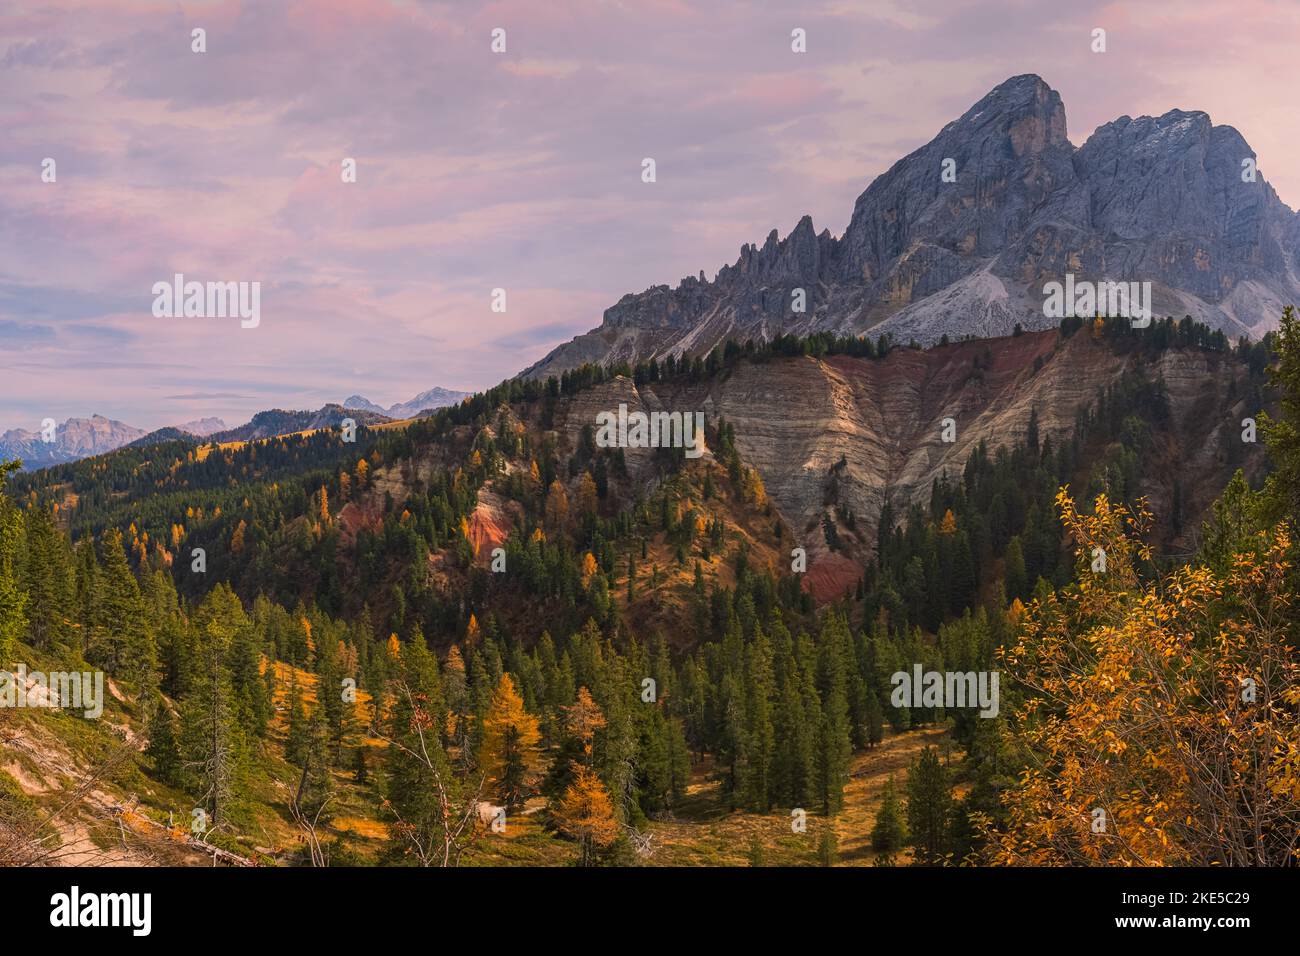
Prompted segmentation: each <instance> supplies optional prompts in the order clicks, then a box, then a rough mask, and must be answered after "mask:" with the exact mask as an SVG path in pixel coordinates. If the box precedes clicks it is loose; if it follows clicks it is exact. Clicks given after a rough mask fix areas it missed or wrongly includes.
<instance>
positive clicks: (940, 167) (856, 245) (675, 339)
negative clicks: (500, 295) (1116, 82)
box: [524, 75, 1300, 376]
mask: <svg viewBox="0 0 1300 956" xmlns="http://www.w3.org/2000/svg"><path fill="white" fill-rule="evenodd" d="M1255 160H1256V157H1255V153H1254V151H1253V150H1252V149H1251V148H1250V146H1249V144H1247V143H1246V141H1245V140H1244V139H1243V138H1242V136H1241V134H1240V133H1238V132H1237V131H1236V130H1235V129H1233V128H1232V127H1230V126H1214V125H1213V124H1212V123H1211V121H1210V118H1209V116H1207V115H1206V114H1205V113H1201V112H1184V111H1182V110H1172V111H1170V112H1168V113H1166V114H1164V115H1163V116H1160V117H1149V116H1144V117H1139V118H1137V119H1132V118H1130V117H1128V116H1123V117H1120V118H1119V119H1117V120H1115V121H1114V122H1111V123H1107V124H1105V125H1104V126H1101V127H1100V128H1098V129H1097V130H1096V131H1095V132H1094V133H1093V135H1092V136H1091V137H1089V139H1088V140H1087V142H1085V143H1084V145H1083V146H1082V147H1080V148H1078V149H1076V148H1075V147H1074V146H1073V144H1071V143H1070V141H1069V140H1068V139H1067V137H1066V118H1065V108H1064V106H1063V105H1062V103H1061V98H1060V96H1059V94H1057V92H1056V91H1055V90H1053V89H1051V87H1049V86H1048V85H1047V84H1046V83H1045V82H1043V80H1042V79H1040V78H1039V77H1037V76H1033V75H1025V76H1017V77H1012V78H1011V79H1009V80H1007V81H1006V82H1005V83H1002V84H1001V85H999V86H998V87H996V88H995V89H993V90H992V91H991V92H990V93H989V94H988V95H987V96H985V97H984V98H983V99H981V100H980V101H979V102H978V103H976V104H975V105H974V106H972V107H971V108H970V109H969V110H967V111H966V113H965V114H963V115H962V116H961V117H960V118H959V119H957V120H954V121H953V122H951V123H949V124H948V125H947V126H945V127H944V128H943V129H942V130H941V131H940V132H939V134H938V135H937V136H936V137H935V138H934V139H933V140H931V141H930V142H929V143H928V144H926V145H925V146H923V147H921V148H920V149H918V150H916V151H915V152H913V153H911V154H910V155H908V156H907V157H905V158H903V159H901V160H899V161H898V162H897V163H895V164H894V166H893V167H891V168H890V169H889V170H888V171H887V172H885V173H884V174H882V175H881V176H879V177H877V178H876V180H875V181H874V182H872V183H871V185H870V186H869V187H868V188H867V189H866V191H865V192H863V193H862V195H861V196H860V197H859V198H858V200H857V203H856V204H855V206H854V211H853V217H852V219H851V221H850V223H849V226H848V228H847V229H846V230H845V233H844V235H843V236H842V237H840V238H839V239H836V238H833V237H832V236H831V235H830V233H829V232H827V231H825V230H823V231H822V232H820V233H818V232H817V231H816V230H815V228H814V226H813V223H812V220H811V219H809V218H808V217H806V216H805V217H804V218H803V219H801V220H800V221H799V223H798V224H797V225H796V226H795V228H794V229H793V230H792V231H791V232H790V234H789V235H787V236H786V237H785V238H784V239H781V238H779V237H778V234H777V232H776V231H775V230H773V231H772V232H771V233H770V234H769V235H768V237H767V239H766V240H765V241H764V243H763V244H762V245H761V246H757V245H749V244H746V245H744V246H742V247H741V250H740V257H739V258H738V259H737V260H736V262H735V263H734V264H732V265H728V266H724V267H723V268H722V269H721V270H720V271H719V272H718V274H717V276H716V277H715V278H714V279H713V280H712V281H709V280H708V279H706V278H705V276H704V273H703V272H701V273H700V275H699V276H698V277H688V278H686V279H683V280H682V282H681V284H680V285H678V286H677V288H675V289H673V288H669V287H668V286H666V285H660V286H654V287H653V288H650V289H647V290H646V291H645V292H642V293H640V294H636V295H625V296H624V297H623V298H622V299H620V300H619V301H618V302H617V303H616V304H615V305H613V306H612V307H610V308H609V309H608V310H607V311H606V312H605V316H604V321H603V323H602V324H601V326H600V327H599V328H597V329H594V330H592V331H591V332H589V333H587V334H586V335H582V336H579V337H577V338H576V339H574V340H573V341H572V342H569V343H567V344H565V345H562V346H560V347H559V348H558V349H556V350H555V351H553V352H552V353H551V354H549V355H548V356H546V357H545V358H544V359H542V360H541V361H540V362H538V363H537V364H536V365H534V366H532V367H531V368H529V369H527V370H526V371H525V372H524V374H525V375H532V376H546V375H552V374H558V373H560V372H562V371H564V370H566V369H571V368H575V367H577V366H579V365H581V364H583V363H584V362H603V363H610V362H616V361H629V362H636V361H638V360H642V359H646V358H651V357H655V358H659V357H663V356H665V355H669V354H671V355H682V354H687V355H701V354H704V353H706V352H708V351H709V350H710V349H712V348H714V347H715V346H717V345H719V344H721V343H724V342H725V341H727V340H728V339H736V340H738V341H744V340H747V339H753V340H767V339H770V338H772V337H773V336H775V335H778V334H781V333H796V334H806V333H808V332H811V331H819V330H826V331H834V332H837V333H852V334H867V333H870V334H872V335H873V336H874V335H879V334H882V333H888V334H889V335H890V336H891V337H892V338H893V339H894V340H895V341H899V342H906V341H909V340H912V339H915V340H916V341H918V342H920V343H922V344H932V343H935V342H938V341H940V340H941V339H942V338H943V337H944V336H948V337H949V338H950V339H962V338H966V337H970V336H976V337H989V336H999V335H1007V334H1009V333H1010V332H1011V331H1012V329H1013V327H1014V326H1015V325H1016V324H1020V325H1021V326H1022V327H1024V328H1026V329H1040V328H1047V327H1050V326H1054V325H1056V324H1057V322H1058V319H1059V317H1055V316H1053V317H1049V316H1048V315H1046V314H1045V311H1044V308H1043V303H1044V298H1045V296H1044V291H1043V286H1044V284H1045V283H1047V282H1049V281H1053V280H1063V278H1064V276H1065V275H1066V274H1067V273H1070V274H1073V275H1074V276H1075V277H1076V279H1080V280H1091V281H1099V280H1115V281H1119V280H1124V281H1138V282H1144V281H1145V282H1150V283H1151V284H1152V294H1153V302H1152V307H1153V311H1154V313H1155V314H1156V315H1173V316H1175V317H1177V318H1181V317H1182V316H1183V315H1192V316H1193V317H1194V318H1196V319H1198V320H1200V321H1202V322H1205V323H1207V324H1209V325H1210V326H1212V327H1214V328H1218V329H1222V330H1224V331H1225V332H1226V333H1228V334H1229V335H1230V336H1231V337H1233V338H1235V337H1237V336H1240V335H1251V336H1258V335H1260V334H1262V333H1263V332H1265V331H1267V330H1268V329H1270V328H1273V327H1274V326H1275V325H1276V323H1277V318H1278V316H1279V315H1280V314H1281V310H1282V307H1283V306H1284V305H1286V304H1290V303H1295V302H1297V301H1300V214H1297V213H1293V212H1292V211H1291V210H1290V209H1289V208H1288V207H1287V206H1286V205H1284V204H1283V203H1282V202H1281V200H1280V199H1279V198H1278V197H1277V194H1276V193H1275V192H1274V191H1273V188H1272V187H1271V186H1269V185H1268V183H1267V182H1266V181H1265V180H1264V178H1263V176H1262V174H1259V173H1258V172H1257V171H1256V172H1255V173H1254V174H1253V175H1252V174H1251V169H1252V168H1253V164H1254V162H1255ZM1243 164H1244V165H1243ZM945 171H947V172H948V173H950V175H947V176H945ZM796 290H802V297H803V298H804V300H805V301H804V306H805V307H804V309H803V310H802V311H800V310H799V308H798V304H797V298H798V296H797V295H796Z"/></svg>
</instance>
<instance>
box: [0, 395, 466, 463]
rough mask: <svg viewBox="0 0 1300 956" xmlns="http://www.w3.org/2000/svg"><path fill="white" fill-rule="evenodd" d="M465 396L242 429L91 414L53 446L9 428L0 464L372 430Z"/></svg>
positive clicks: (354, 406)
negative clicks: (346, 423)
mask: <svg viewBox="0 0 1300 956" xmlns="http://www.w3.org/2000/svg"><path fill="white" fill-rule="evenodd" d="M469 394H470V393H469V392H456V391H452V390H450V389H446V388H431V389H429V390H428V391H425V392H421V393H420V394H419V395H417V396H415V398H413V399H411V400H410V401H409V402H401V403H399V404H397V405H393V406H392V407H391V408H388V409H384V408H381V407H380V406H378V405H376V404H374V403H373V402H371V401H369V400H368V399H366V398H362V397H361V396H359V395H354V396H352V397H351V398H349V399H347V401H345V402H344V403H342V404H330V405H325V406H324V407H322V408H320V409H317V410H315V411H286V410H284V409H279V408H274V409H269V410H267V411H262V412H258V413H257V414H256V415H254V416H253V417H252V419H251V420H250V421H249V422H247V423H246V424H244V425H239V426H237V427H235V428H230V427H228V426H227V425H226V423H225V422H224V421H222V420H221V419H220V418H199V419H195V420H194V421H189V422H185V423H184V424H182V425H168V426H166V427H164V428H158V429H155V430H154V431H148V432H147V431H145V430H144V429H143V428H136V427H134V426H132V425H127V424H125V423H124V422H119V421H114V420H113V419H109V418H105V417H104V416H103V415H92V416H91V417H90V418H69V419H68V420H67V421H65V422H64V423H63V424H62V425H57V426H56V427H55V431H54V441H52V442H46V441H45V440H44V439H43V437H42V435H41V432H40V431H39V430H37V431H28V430H27V429H23V428H14V429H11V430H9V431H7V432H4V433H3V434H0V461H10V460H12V459H15V458H17V459H21V460H22V462H23V468H24V470H28V471H33V470H35V469H37V468H46V467H48V466H50V465H57V464H61V463H63V462H68V461H78V460H80V459H82V458H89V457H91V456H93V455H102V454H105V453H106V452H110V451H113V450H114V449H117V448H122V447H125V446H128V445H131V446H136V447H139V446H143V445H156V444H158V443H160V442H165V441H189V442H194V443H196V444H199V443H202V442H209V441H215V442H232V441H250V440H253V439H258V438H270V437H272V436H275V435H287V434H292V433H293V432H300V431H308V430H311V429H315V428H333V427H337V426H338V425H339V423H340V422H342V421H343V419H345V418H352V419H354V420H355V421H356V422H357V424H359V425H373V424H376V423H378V422H383V421H388V420H390V419H395V418H414V417H417V416H418V415H420V414H421V413H422V412H429V411H432V410H434V409H437V408H442V407H444V406H446V405H453V404H455V403H456V402H459V401H461V400H462V399H463V398H465V397H467V396H468V395H469Z"/></svg>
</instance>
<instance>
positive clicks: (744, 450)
mask: <svg viewBox="0 0 1300 956" xmlns="http://www.w3.org/2000/svg"><path fill="white" fill-rule="evenodd" d="M1139 361H1140V359H1139V357H1138V356H1137V355H1136V354H1131V355H1123V354H1118V353H1117V352H1116V351H1115V350H1114V349H1112V348H1111V346H1110V345H1109V344H1107V343H1105V342H1101V341H1095V340H1093V339H1092V338H1091V337H1090V336H1088V335H1087V334H1086V333H1084V334H1079V335H1075V336H1073V337H1072V338H1069V339H1062V338H1061V337H1060V336H1059V335H1058V334H1057V333H1055V332H1039V333H1029V334H1025V335H1022V336H1018V337H1014V338H1006V339H998V340H996V341H993V342H984V341H969V342H962V343H957V344H954V345H950V346H946V347H940V348H935V349H931V350H928V351H918V350H911V349H899V350H895V351H894V352H891V353H890V354H889V355H888V356H887V357H886V358H885V359H883V360H874V359H858V358H852V357H848V356H833V357H828V358H824V359H816V358H811V357H803V358H792V359H775V360H772V361H769V362H765V363H748V362H741V363H739V364H738V365H736V366H735V367H734V368H733V369H731V370H730V371H727V372H724V373H723V374H721V375H719V376H716V377H715V378H714V379H712V380H711V381H708V382H703V383H699V384H696V385H690V384H686V383H681V384H679V383H675V382H674V383H665V382H657V383H654V384H652V385H646V386H642V387H640V388H638V387H637V386H635V385H634V384H633V383H632V382H631V381H630V380H629V379H627V378H622V377H619V378H616V379H614V380H613V381H611V382H607V383H605V384H604V385H602V386H599V387H597V388H594V389H590V390H588V391H585V392H583V393H580V394H579V395H578V396H575V398H574V399H573V400H571V401H570V402H568V403H567V405H566V406H565V408H564V412H563V418H562V419H557V424H558V427H559V429H560V430H561V431H562V433H563V434H564V436H565V438H566V439H567V440H568V441H569V442H570V443H574V442H576V441H577V437H578V434H579V432H580V430H581V428H582V426H583V425H584V424H589V423H590V422H592V421H594V419H595V415H596V414H597V413H598V412H599V411H602V410H606V409H613V408H616V407H617V405H618V404H619V403H620V402H623V403H627V404H628V406H629V409H632V410H644V411H650V410H659V409H663V410H669V411H683V412H693V411H696V410H700V411H703V412H705V414H706V417H707V421H708V425H709V428H710V430H712V429H713V428H714V427H716V425H717V422H718V420H719V418H725V419H726V420H727V421H728V422H730V423H731V424H732V425H734V426H735V433H736V447H737V449H738V451H739V452H740V455H741V457H742V459H743V460H744V461H745V463H746V464H748V465H750V466H751V467H753V468H756V469H757V470H758V472H759V474H760V476H761V477H762V479H763V484H764V486H765V488H766V490H767V494H768V497H769V498H770V500H771V501H772V503H773V505H774V506H775V508H776V509H777V511H778V512H779V514H780V516H781V518H782V519H783V520H784V521H785V523H786V524H787V525H788V526H789V528H790V529H791V531H792V532H793V534H794V535H795V539H796V540H797V542H798V543H799V544H802V545H803V546H804V547H806V548H807V551H808V555H809V560H810V569H812V568H816V567H818V566H819V564H821V563H825V562H829V563H827V564H826V565H825V568H824V570H825V572H826V574H825V576H826V577H827V578H828V579H833V580H841V582H842V580H848V581H849V583H850V584H852V583H854V582H856V577H846V575H845V574H843V573H840V571H841V570H842V569H841V567H840V566H841V565H842V564H843V559H844V557H845V555H832V554H831V553H830V552H829V550H828V548H827V546H826V541H825V537H824V535H823V534H822V532H821V524H822V521H823V519H824V518H829V519H830V520H835V518H834V508H833V504H839V505H840V506H841V507H843V508H846V509H851V510H852V511H853V512H854V513H855V515H856V518H857V521H856V525H857V528H856V531H854V532H850V531H849V530H848V529H846V528H843V527H840V531H841V540H842V541H846V542H847V546H848V552H849V554H850V555H851V556H852V557H853V558H854V559H855V560H862V559H865V558H867V557H868V556H869V555H870V554H871V549H872V548H874V546H875V538H876V530H877V527H878V524H879V520H880V515H881V511H882V509H883V507H884V505H885V502H886V500H890V501H892V503H893V505H894V509H895V514H898V515H901V514H903V513H904V512H905V511H906V509H907V507H908V506H909V505H911V504H912V503H914V502H925V501H928V500H929V495H930V487H931V484H932V482H934V481H935V480H936V479H940V478H942V477H943V476H944V475H947V476H948V477H949V478H959V477H960V476H961V474H962V472H963V469H964V468H965V465H966V461H967V459H968V457H969V456H970V454H971V452H972V451H973V450H974V449H975V448H976V447H977V446H978V445H979V443H980V442H981V441H983V442H986V443H987V445H988V447H989V450H990V453H992V452H994V451H995V450H996V449H997V448H1000V447H1003V446H1006V445H1011V444H1013V443H1018V442H1020V441H1021V440H1023V438H1024V436H1025V434H1026V431H1027V429H1028V426H1029V421H1030V416H1031V413H1036V414H1037V417H1038V428H1039V434H1040V437H1041V439H1043V440H1048V439H1050V440H1051V441H1052V442H1054V443H1055V442H1058V441H1060V440H1062V439H1066V438H1068V437H1069V436H1070V434H1071V433H1072V431H1073V428H1074V426H1075V416H1076V413H1077V412H1078V411H1079V410H1080V409H1082V408H1085V407H1088V406H1090V405H1092V404H1093V403H1094V402H1095V401H1096V399H1097V395H1098V392H1099V390H1100V389H1102V388H1104V387H1105V386H1107V385H1110V384H1113V383H1114V382H1116V381H1117V380H1118V379H1119V378H1120V377H1121V376H1122V375H1123V374H1124V373H1125V372H1126V371H1129V370H1131V369H1133V368H1134V367H1135V366H1136V364H1137V363H1138V362H1139ZM1148 374H1149V375H1150V376H1151V377H1153V378H1155V377H1160V378H1163V379H1164V381H1165V384H1166V387H1167V389H1168V394H1169V402H1170V408H1171V411H1172V414H1173V423H1172V427H1171V428H1170V429H1169V433H1170V435H1172V436H1176V437H1175V438H1173V439H1172V440H1173V441H1174V442H1176V444H1177V446H1178V447H1177V448H1175V449H1173V450H1172V451H1171V452H1170V453H1171V454H1176V456H1177V458H1178V461H1179V466H1178V468H1177V475H1176V477H1177V478H1178V480H1179V481H1180V482H1181V484H1182V488H1181V494H1182V495H1183V497H1184V504H1185V507H1186V508H1187V513H1188V514H1190V515H1196V514H1199V513H1200V512H1201V511H1202V510H1203V509H1204V508H1205V507H1207V506H1208V505H1209V504H1210V502H1211V501H1212V500H1213V498H1214V497H1215V495H1217V494H1218V492H1219V491H1220V490H1221V489H1222V487H1223V485H1224V483H1225V482H1226V480H1227V478H1228V477H1229V474H1230V471H1231V466H1230V465H1229V464H1228V443H1229V442H1230V441H1232V440H1233V439H1234V438H1236V436H1237V434H1238V432H1239V427H1240V419H1241V416H1242V414H1245V413H1248V412H1247V411H1246V410H1245V409H1244V407H1242V406H1241V402H1242V398H1241V396H1244V395H1245V394H1247V390H1246V389H1245V388H1243V387H1241V379H1242V376H1243V375H1244V369H1243V368H1242V367H1241V366H1240V364H1239V363H1237V362H1235V361H1234V360H1232V359H1231V358H1230V357H1227V356H1225V355H1223V354H1221V353H1214V352H1208V351H1204V350H1199V349H1171V350H1168V351H1166V352H1164V353H1163V354H1162V355H1161V356H1160V357H1159V359H1158V361H1157V363H1156V364H1155V365H1154V366H1153V367H1151V368H1149V370H1148ZM948 418H951V419H952V420H953V426H954V430H955V440H954V441H952V442H945V441H944V420H945V419H948ZM561 422H562V423H561ZM570 447H572V445H570ZM627 454H628V463H629V471H630V472H631V473H632V475H633V477H634V478H637V479H641V480H647V479H650V478H651V477H652V476H653V474H654V469H655V463H654V462H653V460H652V458H651V453H649V452H646V451H644V450H637V451H632V450H629V451H628V453H627ZM1152 471H1153V474H1152V476H1151V477H1150V478H1149V482H1148V483H1149V487H1148V488H1147V489H1145V490H1146V491H1147V493H1148V494H1149V495H1150V497H1151V502H1152V506H1153V507H1154V509H1155V510H1156V513H1157V514H1159V513H1161V509H1162V508H1165V507H1167V506H1168V503H1169V501H1170V500H1171V497H1172V494H1173V478H1174V477H1175V476H1174V475H1171V474H1163V473H1160V469H1153V470H1152ZM832 472H835V476H834V478H833V479H832ZM832 483H833V485H834V487H835V488H836V489H837V490H836V492H835V495H836V501H835V502H834V503H832V502H830V501H829V500H828V489H829V488H830V487H831V486H832ZM1189 526H1194V524H1190V525H1189Z"/></svg>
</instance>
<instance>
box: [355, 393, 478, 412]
mask: <svg viewBox="0 0 1300 956" xmlns="http://www.w3.org/2000/svg"><path fill="white" fill-rule="evenodd" d="M469 395H470V393H469V392H456V391H452V390H451V389H448V388H438V387H435V388H431V389H429V390H428V391H427V392H421V393H420V394H419V395H417V396H415V398H413V399H411V400H410V401H409V402H398V403H397V404H396V405H390V406H388V408H384V407H383V406H382V405H377V404H375V403H374V402H372V401H371V400H370V399H368V398H365V397H364V396H362V395H352V396H349V397H348V398H345V399H343V402H342V404H343V407H344V408H359V409H362V410H363V411H367V412H374V413H375V414H377V415H387V416H388V417H389V418H415V417H417V416H418V415H419V414H420V413H421V412H428V411H433V410H435V409H438V408H444V407H446V406H448V405H455V404H457V403H458V402H460V401H462V400H464V399H466V398H468V397H469Z"/></svg>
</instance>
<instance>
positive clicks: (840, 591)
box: [803, 554, 862, 604]
mask: <svg viewBox="0 0 1300 956" xmlns="http://www.w3.org/2000/svg"><path fill="white" fill-rule="evenodd" d="M861 577H862V566H861V565H859V564H858V563H857V562H856V561H854V560H853V559H852V558H848V557H845V556H844V555H842V554H826V555H822V556H821V557H820V558H818V559H817V560H816V561H814V562H813V565H812V567H810V568H809V569H808V573H807V574H805V575H804V579H803V588H804V590H805V591H807V592H808V593H810V594H811V595H812V596H813V598H814V599H815V600H816V601H817V603H818V604H824V603H826V602H828V601H835V600H838V599H839V598H841V597H843V596H844V595H845V594H847V593H849V592H850V591H852V590H853V588H854V587H856V586H857V583H858V580H859V579H860V578H861Z"/></svg>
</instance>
